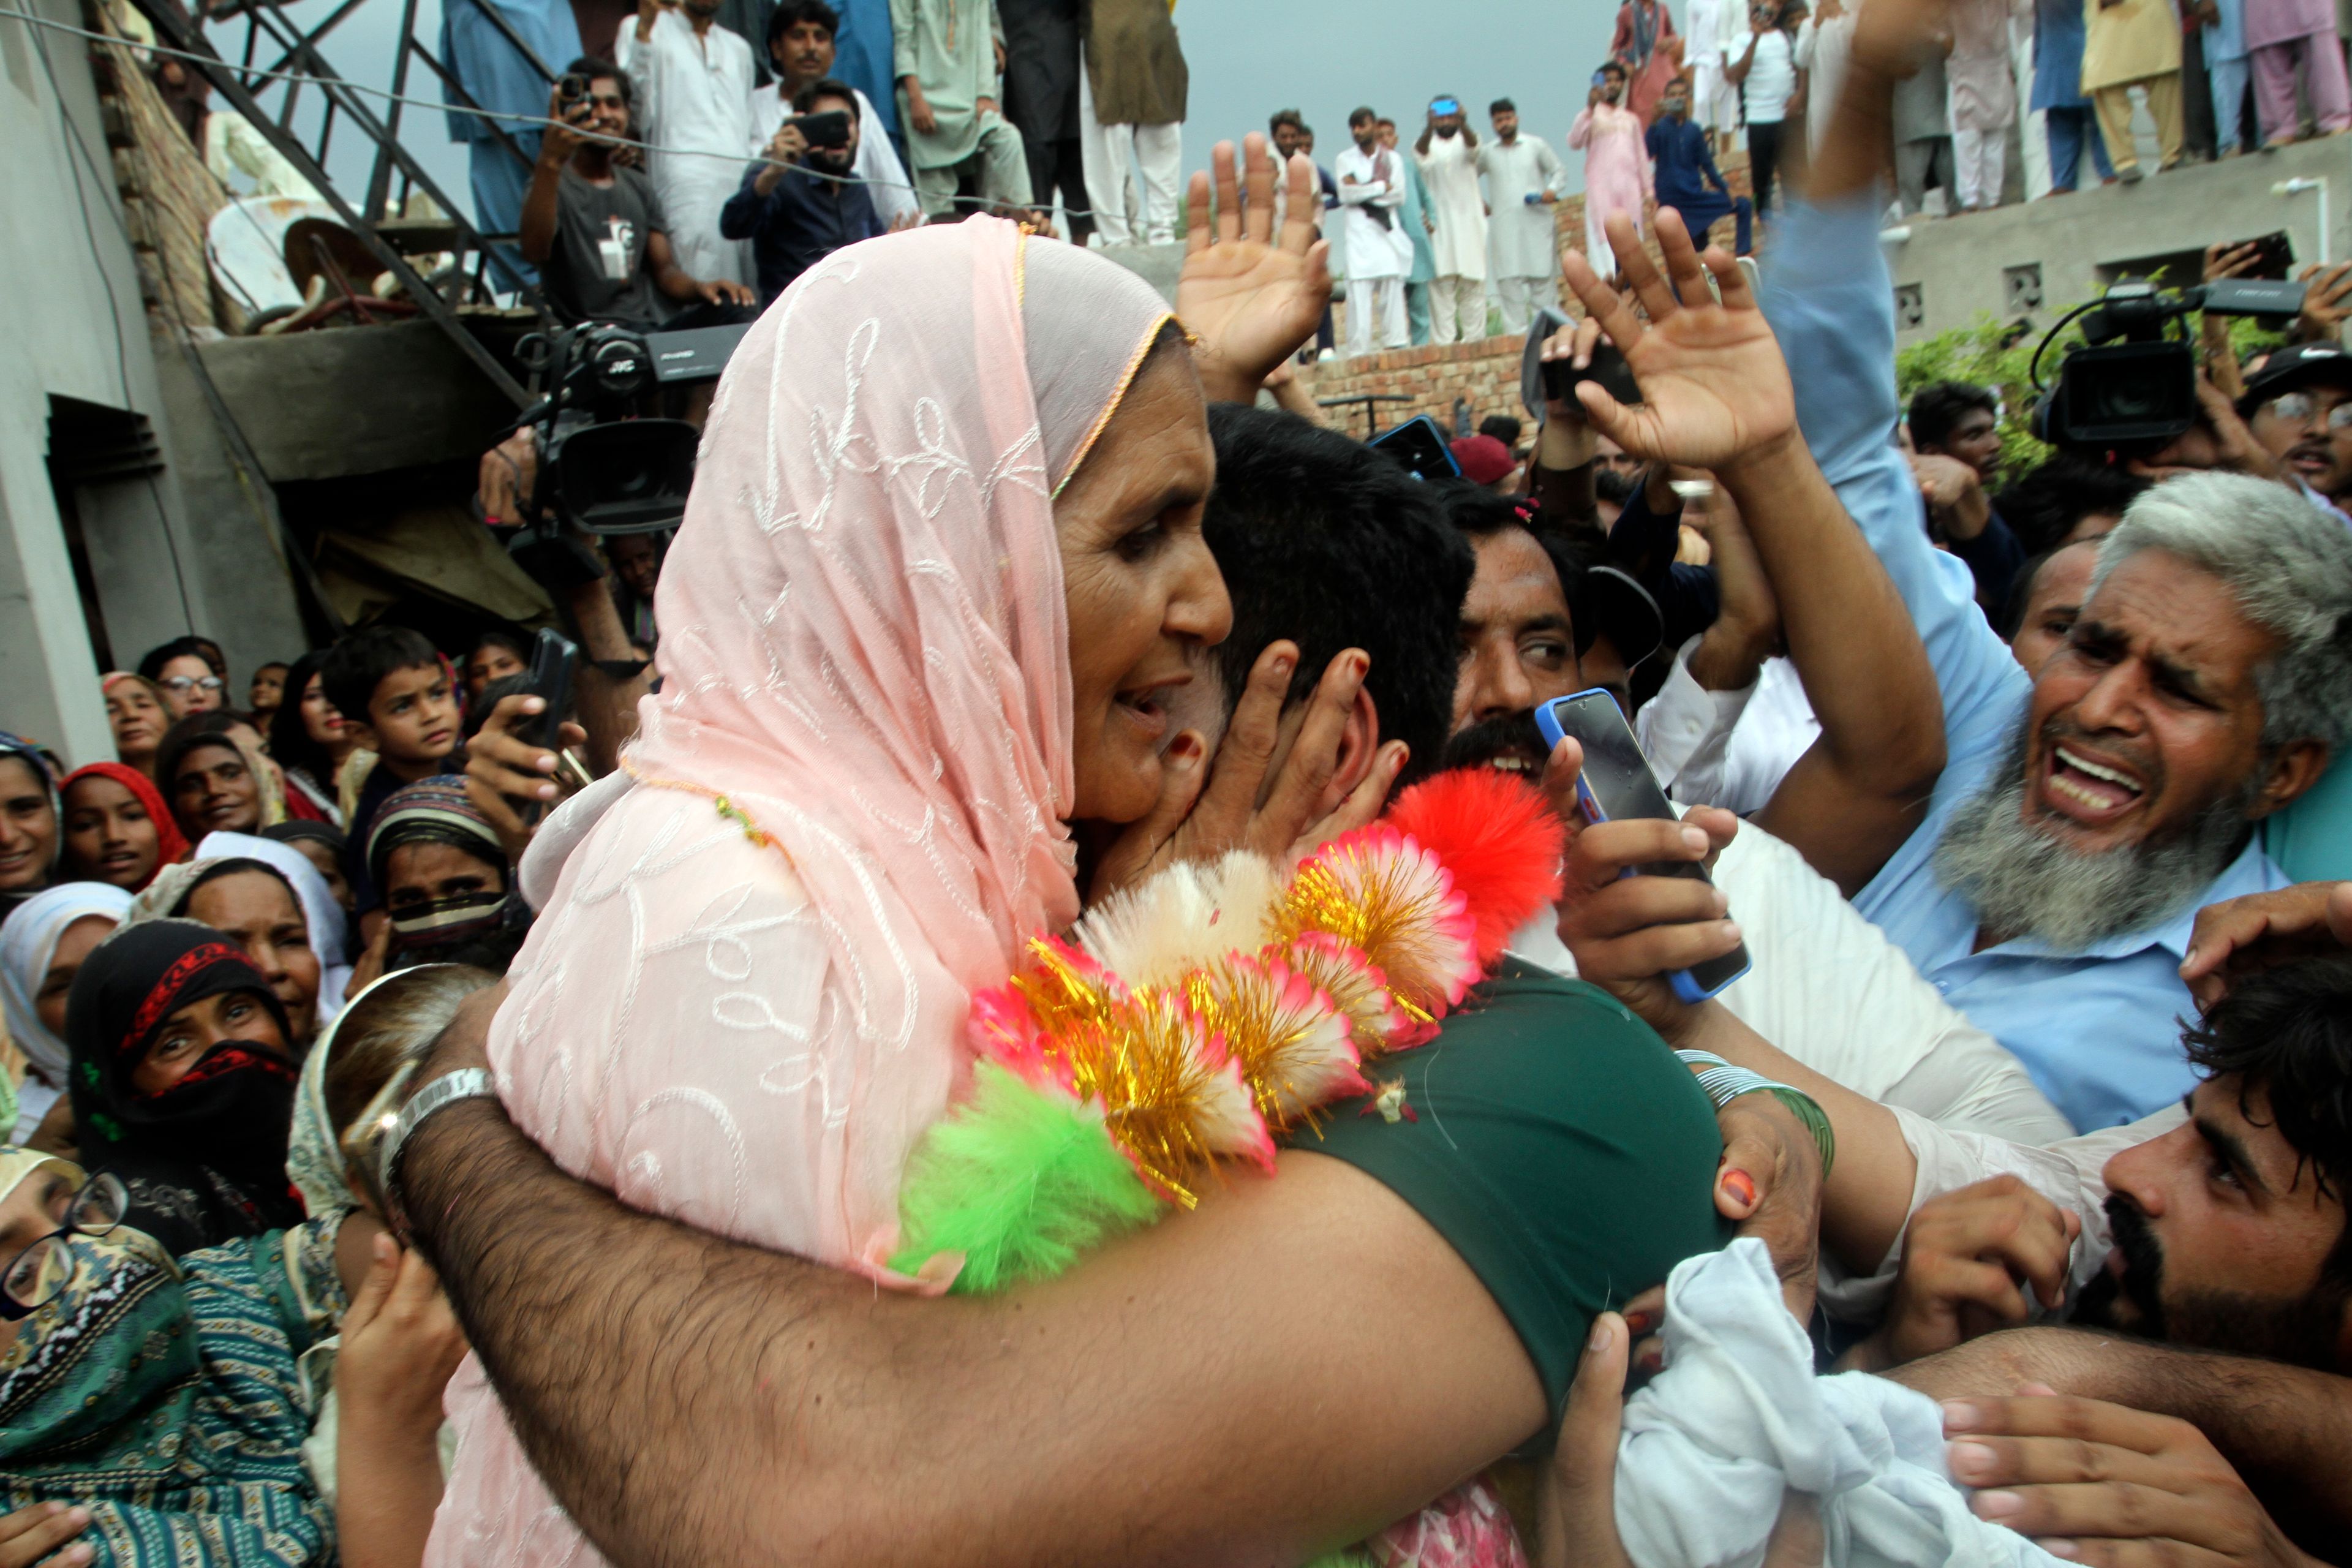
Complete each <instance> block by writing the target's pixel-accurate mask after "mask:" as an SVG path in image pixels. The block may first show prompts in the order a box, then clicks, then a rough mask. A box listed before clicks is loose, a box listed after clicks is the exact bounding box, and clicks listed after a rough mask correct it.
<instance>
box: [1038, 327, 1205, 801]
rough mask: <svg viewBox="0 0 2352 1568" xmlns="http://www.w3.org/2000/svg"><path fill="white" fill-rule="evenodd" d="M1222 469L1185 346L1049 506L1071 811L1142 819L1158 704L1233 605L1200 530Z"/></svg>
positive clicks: (1155, 768) (1142, 384) (1129, 402)
mask: <svg viewBox="0 0 2352 1568" xmlns="http://www.w3.org/2000/svg"><path fill="white" fill-rule="evenodd" d="M1216 472H1217V458H1216V451H1215V448H1214V447H1212V446H1211V444H1210V441H1209V421H1208V410H1207V407H1206V405H1204V404H1203V403H1202V400H1201V384H1200V379H1199V377H1198V376H1196V375H1195V374H1193V371H1192V358H1191V356H1190V355H1188V354H1184V353H1174V352H1171V351H1169V350H1166V349H1161V350H1160V351H1158V352H1156V353H1153V354H1152V355H1151V356H1150V358H1149V359H1148V360H1147V361H1145V363H1144V368H1143V369H1142V370H1141V371H1140V372H1139V374H1137V375H1136V377H1135V380H1134V382H1133V383H1132V384H1130V385H1129V388H1128V392H1127V397H1126V399H1125V401H1124V402H1122V403H1121V404H1120V405H1119V409H1118V413H1117V414H1116V415H1114V416H1112V417H1111V420H1110V423H1109V424H1108V425H1107V426H1104V428H1103V433H1102V435H1101V436H1100V437H1098V438H1097V440H1096V442H1095V447H1094V450H1093V451H1091V452H1089V453H1087V457H1086V459H1085V461H1084V462H1082V463H1081V464H1080V465H1079V467H1078V471H1077V474H1076V477H1074V478H1073V479H1071V480H1070V482H1069V484H1068V485H1067V487H1066V488H1065V489H1063V491H1062V493H1061V496H1060V497H1059V498H1058V499H1057V500H1055V503H1054V528H1055V534H1056V535H1057V536H1058V537H1059V539H1060V542H1061V550H1062V577H1063V585H1064V590H1065V592H1066V595H1067V597H1068V603H1069V621H1070V698H1071V702H1070V716H1071V736H1070V746H1071V762H1072V766H1073V769H1074V772H1075V775H1076V799H1075V801H1074V802H1073V805H1072V810H1071V816H1073V817H1074V818H1076V819H1080V820H1086V821H1093V822H1113V823H1121V822H1133V821H1136V820H1137V819H1139V817H1141V816H1144V814H1145V813H1147V812H1149V811H1150V809H1151V807H1152V805H1153V803H1154V802H1156V801H1157V800H1158V799H1159V795H1160V744H1161V742H1163V741H1164V740H1165V739H1166V737H1167V733H1168V730H1169V724H1170V720H1169V717H1168V712H1167V710H1166V707H1165V705H1164V701H1163V700H1164V699H1165V698H1166V697H1167V696H1168V694H1169V693H1170V692H1171V691H1173V690H1174V689H1176V688H1178V687H1181V686H1182V685H1184V684H1185V683H1187V682H1188V681H1190V680H1191V679H1192V664H1191V661H1190V659H1189V658H1187V655H1188V653H1189V652H1190V651H1191V650H1193V649H1196V648H1199V647H1206V646H1210V645H1213V644H1215V643H1218V642H1221V641H1223V639H1224V636H1225V633H1226V631H1227V630H1228V629H1229V628H1230V627H1231V626H1232V625H1233V618H1234V615H1233V605H1232V604H1231V602H1230V601H1228V600H1227V599H1226V597H1225V582H1224V578H1223V576H1221V575H1220V574H1218V571H1217V563H1216V558H1215V557H1214V556H1213V555H1211V554H1210V553H1209V546H1208V543H1207V542H1206V541H1205V540H1203V539H1202V536H1201V510H1202V505H1203V504H1204V503H1205V502H1206V501H1207V500H1208V498H1209V489H1210V486H1211V485H1212V484H1213V482H1214V481H1215V479H1216Z"/></svg>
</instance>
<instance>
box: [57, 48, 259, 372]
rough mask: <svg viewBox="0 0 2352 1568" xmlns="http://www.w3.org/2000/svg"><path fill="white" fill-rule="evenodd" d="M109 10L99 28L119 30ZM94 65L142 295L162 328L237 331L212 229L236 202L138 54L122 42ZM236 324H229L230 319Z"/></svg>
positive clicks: (93, 59)
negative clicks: (211, 249)
mask: <svg viewBox="0 0 2352 1568" xmlns="http://www.w3.org/2000/svg"><path fill="white" fill-rule="evenodd" d="M104 11H105V7H103V6H99V5H93V6H90V7H89V20H90V24H91V26H93V27H94V28H96V29H98V30H102V31H105V32H110V33H112V32H115V31H116V28H115V27H114V25H113V21H112V18H110V17H109V16H105V15H104ZM90 65H91V68H92V70H93V72H94V73H95V75H96V77H97V80H98V89H99V94H100V103H101V105H102V106H103V108H104V110H105V114H106V139H107V143H108V146H109V147H110V150H111V151H112V153H113V159H114V179H115V184H116V186H117V188H119V189H120V190H121V193H122V208H123V216H124V218H125V220H126V222H127V224H128V226H129V227H130V230H131V253H132V255H133V256H134V257H135V258H136V259H137V261H138V264H139V290H140V293H141V294H142V296H144V298H145V300H146V302H147V310H148V314H149V318H150V321H151V322H152V324H153V325H155V326H156V327H157V328H159V329H160V328H162V327H163V326H165V325H172V326H178V327H205V328H212V327H215V326H229V327H232V328H234V327H235V326H236V325H237V324H238V319H239V318H240V315H241V313H239V312H236V310H235V309H234V307H229V308H227V309H226V310H223V309H222V308H221V306H222V301H220V300H217V299H216V298H215V293H214V290H213V286H212V270H211V265H210V263H209V262H208V260H207V259H206V258H205V226H206V225H207V224H209V223H210V222H211V221H212V217H213V215H214V214H215V213H217V212H219V211H220V209H221V208H222V207H223V206H224V205H226V204H227V202H228V192H227V191H226V190H225V189H224V188H223V187H222V185H221V183H220V182H219V181H218V180H216V179H215V178H214V177H213V175H212V174H211V172H210V171H209V170H207V169H206V168H205V161H204V158H203V156H202V155H201V154H200V153H198V152H197V151H196V148H195V144H194V142H190V141H189V140H188V135H187V132H184V131H183V130H181V129H180V122H179V121H177V120H176V119H174V118H173V115H172V111H171V110H169V109H168V108H166V107H164V103H163V95H162V94H161V93H159V92H158V91H156V89H155V84H154V83H153V82H152V81H151V80H149V79H148V77H147V73H146V71H145V69H144V68H142V66H141V64H140V61H139V59H138V57H137V56H136V55H135V54H133V53H132V52H131V49H130V48H129V47H126V46H124V45H121V44H111V43H110V44H96V45H93V46H91V48H90ZM225 316H226V317H227V318H229V319H227V320H224V319H223V318H224V317H225Z"/></svg>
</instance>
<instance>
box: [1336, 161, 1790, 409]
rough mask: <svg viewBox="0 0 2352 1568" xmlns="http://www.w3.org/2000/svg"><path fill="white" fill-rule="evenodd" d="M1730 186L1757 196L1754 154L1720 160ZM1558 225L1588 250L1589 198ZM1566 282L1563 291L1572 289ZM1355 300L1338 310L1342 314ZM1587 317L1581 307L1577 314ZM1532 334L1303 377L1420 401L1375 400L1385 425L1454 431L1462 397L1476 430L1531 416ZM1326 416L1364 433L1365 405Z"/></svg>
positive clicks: (1358, 361) (1565, 205) (1566, 205)
mask: <svg viewBox="0 0 2352 1568" xmlns="http://www.w3.org/2000/svg"><path fill="white" fill-rule="evenodd" d="M1717 164H1718V166H1719V167H1721V169H1722V170H1723V179H1724V183H1725V184H1727V185H1729V186H1730V187H1731V190H1732V194H1733V195H1742V196H1744V195H1749V194H1750V191H1749V186H1748V154H1747V153H1746V152H1745V151H1740V152H1737V153H1732V154H1731V155H1730V156H1728V157H1725V158H1718V159H1717ZM1654 211H1655V209H1654V207H1653V208H1652V209H1651V214H1648V215H1645V216H1644V219H1643V234H1644V236H1645V237H1647V236H1649V234H1650V228H1649V222H1650V216H1653V215H1654ZM1553 225H1554V228H1555V231H1556V232H1557V234H1558V236H1559V244H1560V247H1561V248H1562V249H1572V250H1581V249H1583V248H1584V198H1583V197H1582V196H1580V195H1575V196H1564V197H1562V198H1561V199H1560V201H1559V205H1557V206H1556V207H1555V208H1554V209H1553ZM1732 227H1733V226H1732V220H1731V219H1729V218H1725V219H1723V220H1722V221H1721V222H1720V223H1718V224H1717V226H1716V229H1715V231H1714V235H1713V237H1715V238H1717V239H1718V240H1720V241H1721V242H1722V244H1723V246H1724V247H1725V248H1726V249H1729V248H1730V247H1731V237H1732ZM1647 248H1648V250H1649V252H1650V255H1651V258H1653V259H1655V258H1656V257H1657V254H1658V247H1657V241H1656V239H1655V238H1654V237H1651V238H1649V242H1648V247H1647ZM1565 291H1566V290H1565V286H1564V285H1563V289H1562V292H1563V294H1564V293H1565ZM1347 308H1348V307H1347V305H1346V304H1345V303H1344V302H1342V303H1341V304H1340V305H1339V306H1338V307H1337V308H1336V309H1337V310H1339V312H1341V314H1342V318H1343V321H1342V331H1343V333H1344V313H1345V311H1346V310H1347ZM1573 313H1575V314H1581V313H1582V312H1581V311H1580V310H1579V311H1575V312H1573ZM1525 342H1526V339H1525V338H1523V337H1519V336H1504V337H1493V338H1486V339H1484V340H1482V341H1480V342H1472V343H1456V344H1454V345H1453V346H1452V347H1449V348H1419V349H1394V350H1391V351H1388V352H1386V353H1371V354H1365V355H1361V356H1360V357H1358V358H1355V359H1348V360H1338V359H1335V360H1328V361H1326V362H1324V363H1321V364H1319V365H1316V366H1314V367H1312V368H1311V369H1302V370H1301V372H1300V380H1302V381H1303V382H1305V383H1306V384H1307V387H1308V389H1309V391H1310V393H1311V394H1312V395H1314V396H1316V397H1318V398H1322V397H1340V396H1345V395H1349V394H1351V393H1366V392H1383V393H1401V394H1402V395H1405V396H1407V397H1410V398H1412V402H1411V403H1382V404H1379V405H1375V410H1376V411H1375V417H1376V418H1377V420H1378V421H1379V427H1380V428H1381V429H1383V430H1385V429H1387V428H1388V427H1389V426H1391V425H1394V424H1397V423H1399V422H1400V421H1402V420H1405V419H1410V418H1412V416H1414V415H1416V414H1427V415H1431V416H1433V417H1435V419H1436V420H1437V422H1438V423H1439V424H1440V425H1442V426H1445V427H1446V428H1447V429H1449V430H1450V429H1452V428H1453V427H1454V399H1456V398H1461V399H1464V400H1465V401H1466V402H1467V403H1468V404H1469V405H1470V424H1471V426H1472V427H1473V428H1474V429H1475V427H1476V426H1477V424H1478V421H1479V420H1481V419H1483V418H1485V417H1486V416H1487V415H1489V414H1508V415H1512V416H1515V417H1520V418H1524V417H1525V416H1526V412H1527V411H1526V409H1525V408H1524V407H1523V406H1522V405H1521V404H1520V402H1519V355H1520V353H1521V351H1522V348H1523V346H1524V344H1525ZM1323 421H1324V423H1325V424H1327V425H1329V426H1332V427H1333V428H1334V429H1339V430H1345V431H1347V432H1348V433H1349V435H1351V436H1359V437H1360V436H1362V435H1363V434H1364V405H1362V404H1360V403H1359V404H1357V405H1354V406H1352V407H1337V408H1326V409H1325V410H1323Z"/></svg>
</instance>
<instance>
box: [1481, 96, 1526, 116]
mask: <svg viewBox="0 0 2352 1568" xmlns="http://www.w3.org/2000/svg"><path fill="white" fill-rule="evenodd" d="M1518 111H1519V106H1518V105H1517V104H1516V103H1513V102H1512V101H1511V100H1509V99H1507V98H1498V99H1496V100H1495V101H1494V102H1492V103H1490V104H1488V105H1487V106H1486V112H1487V113H1488V114H1489V115H1496V114H1517V112H1518Z"/></svg>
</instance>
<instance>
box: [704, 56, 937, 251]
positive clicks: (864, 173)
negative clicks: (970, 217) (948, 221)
mask: <svg viewBox="0 0 2352 1568" xmlns="http://www.w3.org/2000/svg"><path fill="white" fill-rule="evenodd" d="M850 90H851V91H853V92H856V94H857V162H856V163H853V164H851V165H850V168H849V172H850V173H851V174H853V175H855V176H856V177H857V178H858V179H861V180H864V181H865V182H866V195H869V196H871V197H873V198H874V216H877V217H878V218H880V219H881V220H882V221H883V223H884V224H885V225H888V224H893V223H896V222H898V219H899V217H900V216H902V215H904V216H918V217H919V216H921V215H922V211H923V204H922V203H920V202H919V201H917V200H916V199H915V186H914V182H913V181H911V180H909V179H908V178H907V165H906V164H904V163H900V162H898V149H897V148H896V147H893V146H891V145H890V134H889V132H887V131H885V130H883V129H882V121H881V118H880V117H879V116H877V114H876V113H875V112H874V104H873V100H870V99H868V98H867V97H866V93H865V91H864V89H858V88H852V89H850ZM789 113H791V110H789V109H788V108H786V107H785V104H784V98H783V93H782V90H781V89H779V88H778V86H777V84H776V83H774V82H770V83H769V84H768V85H767V86H765V87H756V88H753V89H751V156H753V157H754V158H757V157H759V156H761V154H762V153H766V152H767V150H768V143H769V142H772V141H774V140H775V139H776V132H777V131H778V129H780V128H781V127H782V125H783V123H784V118H785V116H786V115H788V114H789ZM738 178H739V179H740V175H739V176H738Z"/></svg>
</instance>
